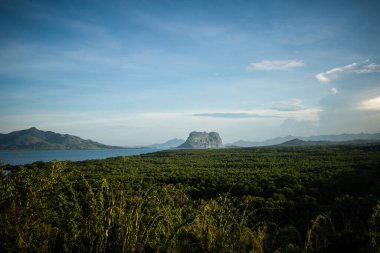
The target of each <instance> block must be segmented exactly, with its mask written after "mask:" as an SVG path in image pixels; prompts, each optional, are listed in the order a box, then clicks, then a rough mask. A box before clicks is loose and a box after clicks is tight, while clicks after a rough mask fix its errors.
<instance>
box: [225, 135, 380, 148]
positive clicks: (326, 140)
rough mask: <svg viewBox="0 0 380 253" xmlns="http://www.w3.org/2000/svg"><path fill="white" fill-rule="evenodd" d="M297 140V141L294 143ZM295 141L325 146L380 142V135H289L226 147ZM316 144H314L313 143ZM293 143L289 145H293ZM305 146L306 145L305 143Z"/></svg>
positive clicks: (235, 143)
mask: <svg viewBox="0 0 380 253" xmlns="http://www.w3.org/2000/svg"><path fill="white" fill-rule="evenodd" d="M295 139H296V141H294V140H295ZM289 141H293V145H294V144H296V143H298V145H300V144H301V142H300V141H304V142H309V143H308V144H307V145H323V144H333V143H339V142H353V141H355V142H356V143H358V142H361V143H363V142H366V141H370V142H371V141H380V133H376V134H365V133H360V134H338V135H315V136H310V137H301V136H292V135H288V136H285V137H277V138H274V139H268V140H265V141H244V140H239V141H236V142H233V143H229V144H226V145H225V146H226V147H229V146H233V147H259V146H272V145H278V144H284V143H286V142H289ZM313 142H314V143H313ZM315 142H317V143H315ZM291 143H292V142H290V143H288V144H291ZM303 144H304V145H305V143H303Z"/></svg>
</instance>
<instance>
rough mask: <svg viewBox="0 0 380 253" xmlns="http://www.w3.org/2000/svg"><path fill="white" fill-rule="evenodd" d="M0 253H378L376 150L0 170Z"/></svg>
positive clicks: (148, 158) (156, 157) (223, 153)
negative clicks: (8, 171) (6, 172)
mask: <svg viewBox="0 0 380 253" xmlns="http://www.w3.org/2000/svg"><path fill="white" fill-rule="evenodd" d="M2 167H3V169H7V170H11V171H12V172H11V173H10V174H8V175H6V176H5V175H3V174H2V176H1V178H0V197H1V200H0V201H1V202H0V224H1V225H0V252H380V241H379V240H380V145H379V144H366V145H340V146H339V145H337V146H308V147H260V148H236V149H217V150H172V151H161V152H157V153H152V154H145V155H140V156H132V157H131V156H129V157H117V158H110V159H103V160H90V161H83V162H51V163H42V162H36V163H34V164H31V165H26V166H21V167H17V166H4V165H3V166H2Z"/></svg>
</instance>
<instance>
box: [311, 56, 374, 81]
mask: <svg viewBox="0 0 380 253" xmlns="http://www.w3.org/2000/svg"><path fill="white" fill-rule="evenodd" d="M368 62H369V60H366V61H364V62H362V63H357V62H354V63H351V64H348V65H346V66H343V67H337V68H333V69H330V70H328V71H326V72H321V73H318V74H316V75H315V78H316V79H317V80H318V81H320V82H321V83H329V82H331V81H332V80H334V79H336V78H338V77H339V76H340V75H342V74H344V73H356V74H368V73H375V72H380V65H379V64H376V63H368Z"/></svg>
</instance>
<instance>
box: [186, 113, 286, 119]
mask: <svg viewBox="0 0 380 253" xmlns="http://www.w3.org/2000/svg"><path fill="white" fill-rule="evenodd" d="M193 116H199V117H210V118H230V119H242V118H279V117H278V116H274V115H259V114H255V113H246V112H216V113H195V114H193Z"/></svg>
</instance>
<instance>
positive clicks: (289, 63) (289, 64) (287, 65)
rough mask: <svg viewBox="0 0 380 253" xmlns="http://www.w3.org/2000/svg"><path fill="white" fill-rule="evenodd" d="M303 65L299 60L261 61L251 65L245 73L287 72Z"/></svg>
mask: <svg viewBox="0 0 380 253" xmlns="http://www.w3.org/2000/svg"><path fill="white" fill-rule="evenodd" d="M304 65H305V64H304V63H303V62H302V61H300V60H283V61H261V62H255V63H251V64H249V65H248V67H247V71H256V70H288V69H293V68H297V67H302V66H304Z"/></svg>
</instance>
